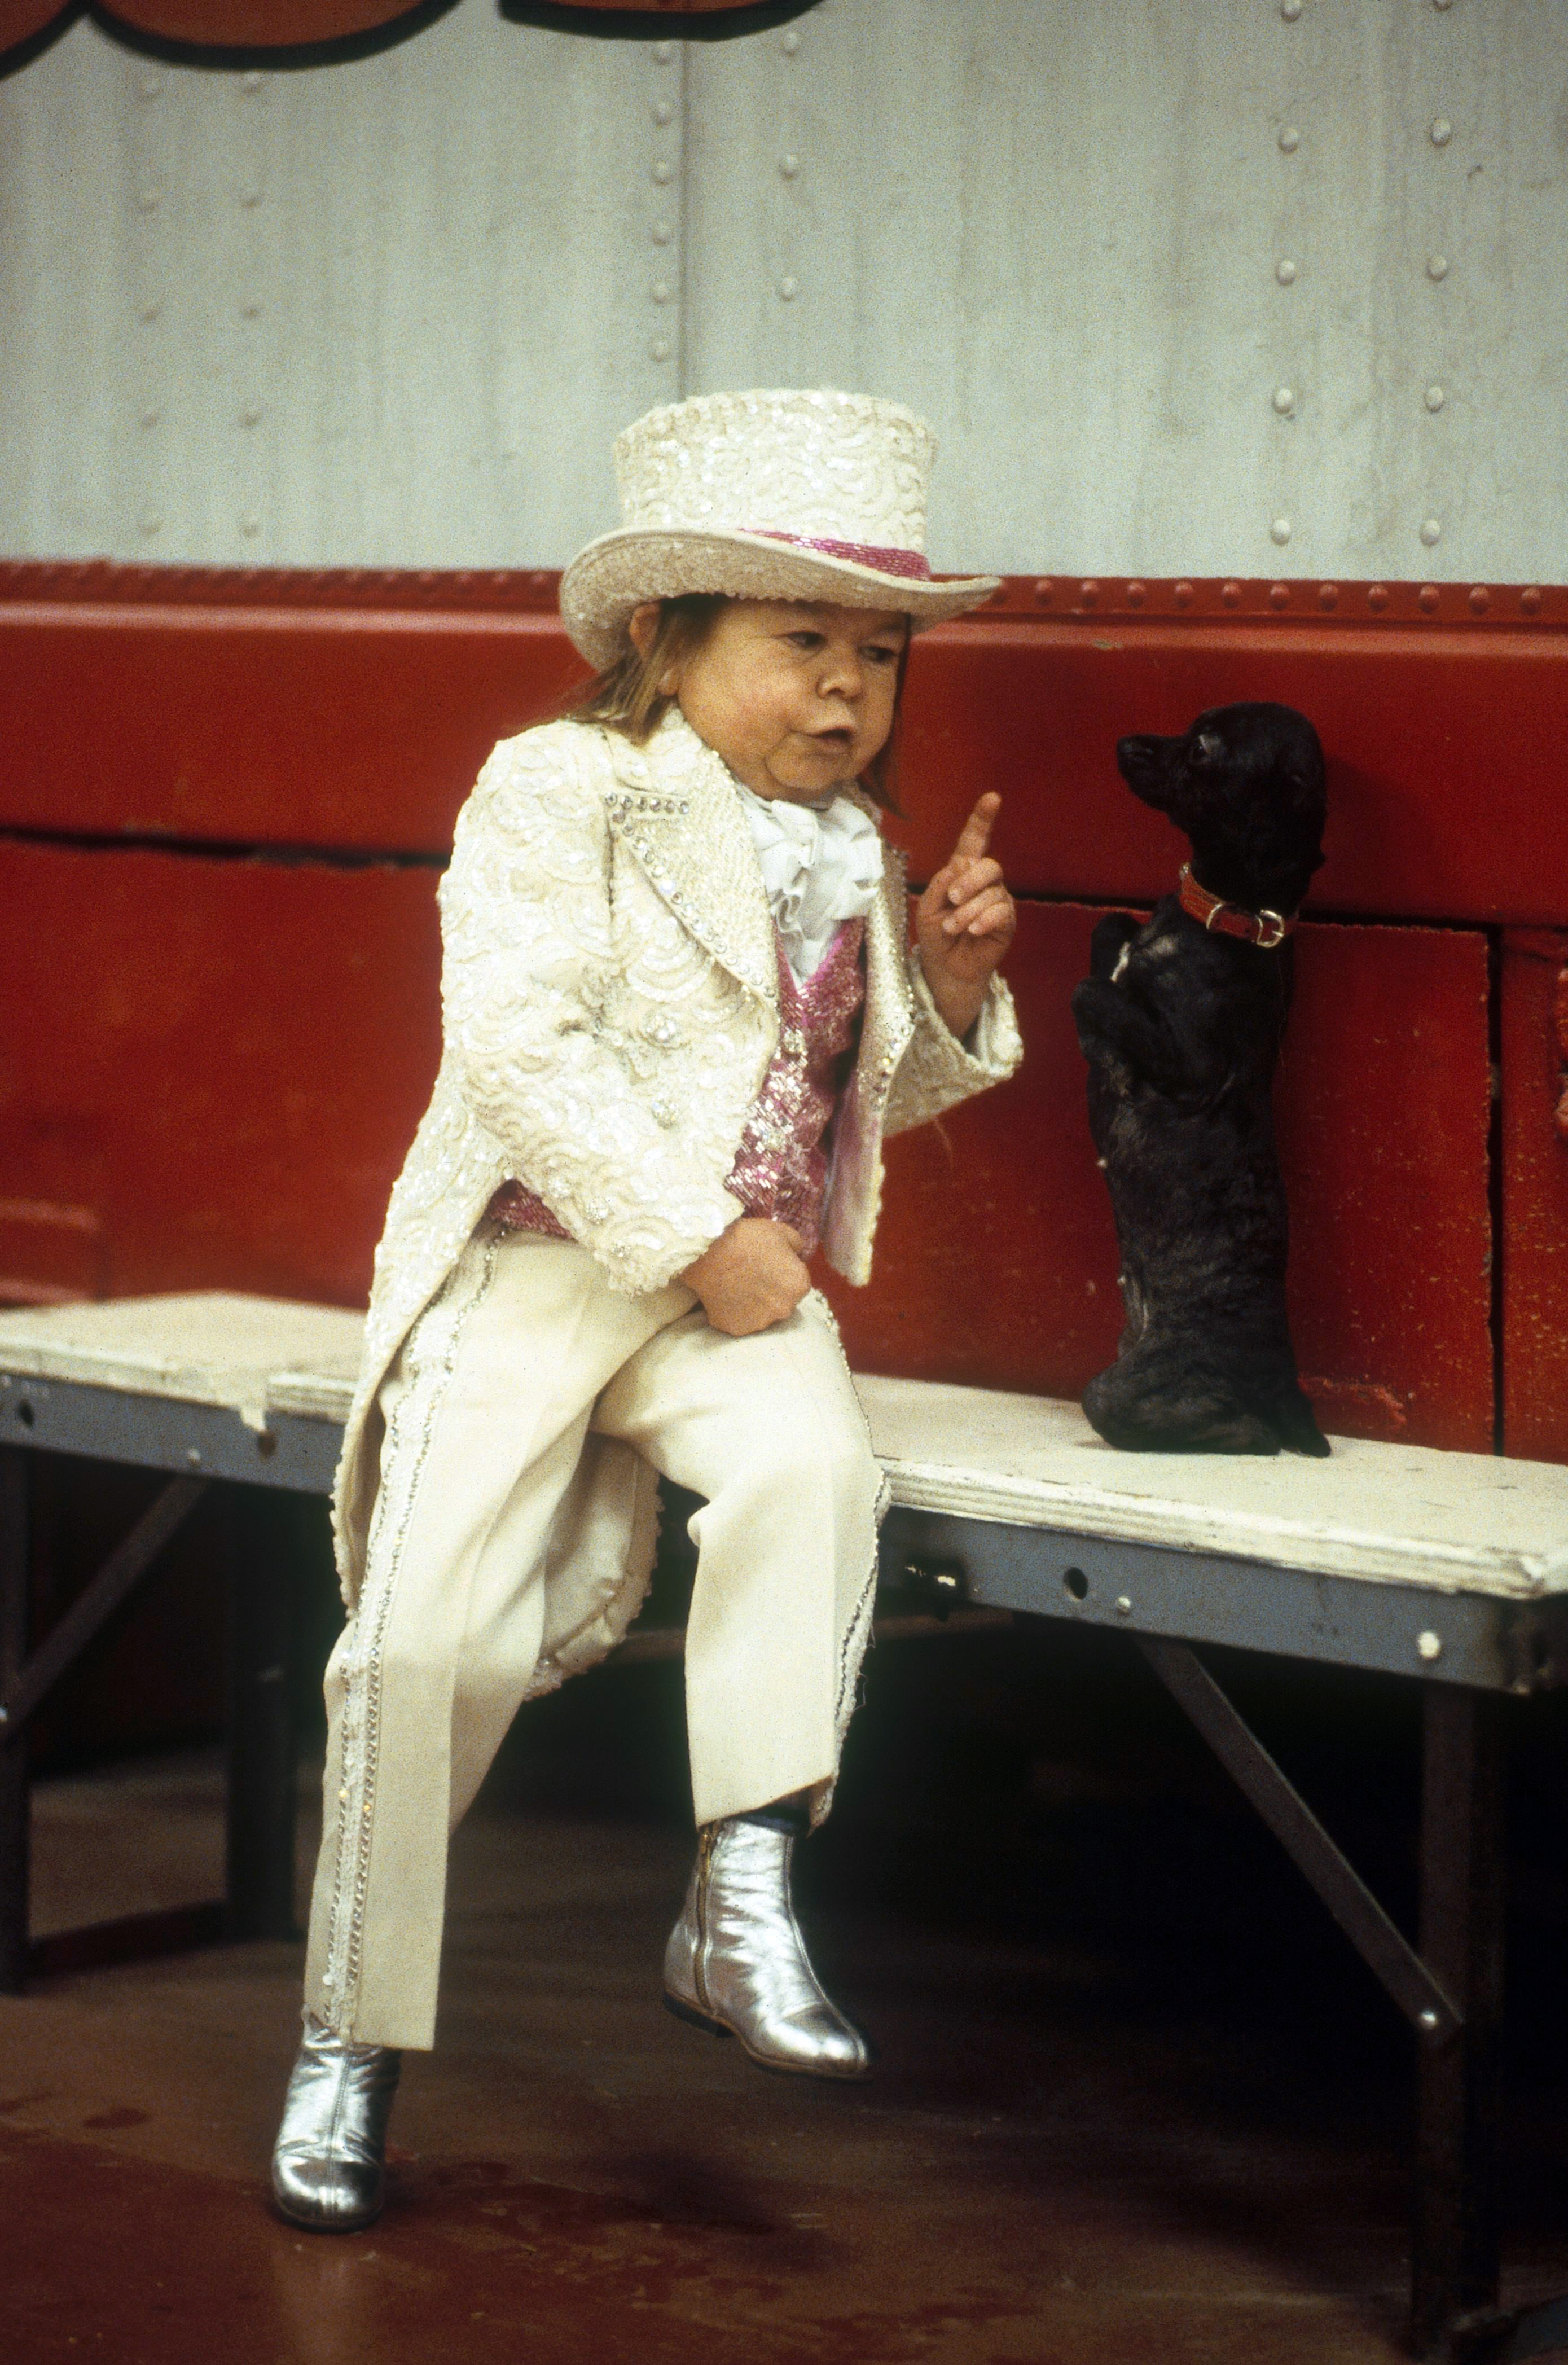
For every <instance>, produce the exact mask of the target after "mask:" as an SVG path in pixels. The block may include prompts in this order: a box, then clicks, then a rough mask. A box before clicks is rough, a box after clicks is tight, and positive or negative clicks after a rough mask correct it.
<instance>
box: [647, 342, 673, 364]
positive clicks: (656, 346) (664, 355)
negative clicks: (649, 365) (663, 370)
mask: <svg viewBox="0 0 1568 2365" xmlns="http://www.w3.org/2000/svg"><path fill="white" fill-rule="evenodd" d="M648 357H649V359H650V360H651V361H655V362H667V361H668V359H669V339H668V338H667V337H655V339H654V341H653V343H652V344H651V345H650V346H649V347H648Z"/></svg>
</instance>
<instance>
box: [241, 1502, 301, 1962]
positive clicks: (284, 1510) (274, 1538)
mask: <svg viewBox="0 0 1568 2365" xmlns="http://www.w3.org/2000/svg"><path fill="white" fill-rule="evenodd" d="M226 1493H227V1496H228V1500H227V1504H226V1507H225V1508H226V1511H227V1515H228V1522H229V1558H230V1659H229V1664H230V1685H229V1824H228V1846H227V1863H228V1877H227V1893H228V1932H229V1935H230V1937H231V1938H293V1937H296V1936H297V1934H298V1933H297V1927H296V1924H295V1919H294V1849H295V1811H296V1779H295V1758H294V1722H293V1717H292V1714H291V1708H290V1698H289V1691H290V1686H289V1659H290V1651H291V1645H292V1638H293V1631H294V1622H295V1621H294V1595H295V1588H296V1569H295V1562H296V1558H297V1551H296V1530H297V1517H298V1514H297V1508H296V1507H295V1505H294V1504H293V1502H292V1501H291V1499H290V1498H289V1497H288V1496H284V1495H279V1494H277V1493H276V1492H274V1490H273V1489H271V1488H268V1487H264V1486H230V1487H229V1488H228V1489H226Z"/></svg>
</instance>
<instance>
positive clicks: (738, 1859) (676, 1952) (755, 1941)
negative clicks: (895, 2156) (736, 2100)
mask: <svg viewBox="0 0 1568 2365" xmlns="http://www.w3.org/2000/svg"><path fill="white" fill-rule="evenodd" d="M794 1851H795V1841H794V1836H793V1834H792V1833H789V1832H785V1831H778V1830H774V1829H771V1828H769V1826H768V1825H767V1824H765V1823H752V1822H745V1821H742V1820H741V1819H740V1818H738V1817H729V1818H727V1819H726V1820H725V1821H722V1822H718V1823H708V1824H706V1825H704V1827H703V1830H702V1833H701V1836H700V1843H699V1846H698V1852H697V1862H696V1864H695V1866H693V1868H692V1874H691V1880H690V1883H689V1887H688V1889H687V1892H686V1904H685V1906H684V1908H683V1909H682V1911H681V1916H680V1919H679V1921H678V1922H677V1923H676V1925H675V1928H674V1929H673V1930H672V1931H671V1932H670V1938H669V1945H668V1946H667V1947H666V1950H665V2001H666V2004H667V2005H668V2007H669V2009H670V2011H671V2012H675V2013H676V2014H677V2015H678V2018H680V2019H681V2020H689V2021H691V2022H693V2023H695V2024H696V2025H697V2026H698V2027H699V2028H707V2029H711V2031H712V2033H713V2034H714V2035H715V2036H726V2035H729V2036H738V2037H739V2038H740V2041H741V2043H742V2045H743V2046H745V2050H746V2052H747V2053H749V2054H750V2056H751V2057H752V2059H753V2060H754V2061H756V2062H759V2063H760V2064H761V2066H762V2068H765V2069H787V2070H791V2071H793V2072H795V2073H796V2074H797V2075H799V2076H802V2077H807V2078H868V2077H869V2076H870V2074H871V2056H870V2048H869V2047H868V2045H867V2043H866V2040H865V2038H864V2037H863V2036H862V2035H861V2034H860V2033H859V2031H858V2030H857V2029H856V2028H852V2027H851V2026H850V2023H848V2021H846V2019H845V2017H844V2014H843V2013H842V2012H839V2011H838V2010H837V2008H836V2007H835V2006H834V2004H832V2003H830V2002H829V2001H828V1999H827V1997H826V1996H825V1995H824V1994H823V1990H822V1988H821V1986H820V1985H819V1983H818V1980H817V1975H816V1973H815V1972H814V1971H813V1970H812V1966H811V1963H810V1960H809V1959H808V1957H807V1954H806V1946H805V1941H804V1939H803V1938H802V1937H801V1932H800V1928H799V1925H798V1924H797V1922H796V1920H795V1914H794V1910H793V1908H792V1906H791V1905H790V1858H791V1857H792V1855H794Z"/></svg>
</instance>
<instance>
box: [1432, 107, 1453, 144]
mask: <svg viewBox="0 0 1568 2365" xmlns="http://www.w3.org/2000/svg"><path fill="white" fill-rule="evenodd" d="M1452 138H1453V125H1452V124H1451V123H1450V121H1449V119H1448V117H1447V116H1446V115H1439V116H1436V117H1434V118H1433V121H1432V145H1433V147H1434V148H1446V147H1447V146H1448V144H1449V141H1450V140H1451V139H1452Z"/></svg>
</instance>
